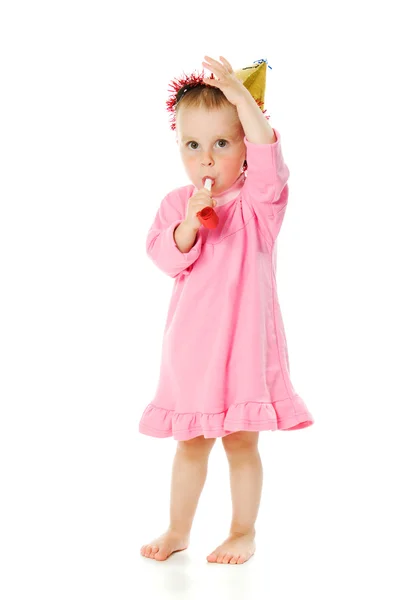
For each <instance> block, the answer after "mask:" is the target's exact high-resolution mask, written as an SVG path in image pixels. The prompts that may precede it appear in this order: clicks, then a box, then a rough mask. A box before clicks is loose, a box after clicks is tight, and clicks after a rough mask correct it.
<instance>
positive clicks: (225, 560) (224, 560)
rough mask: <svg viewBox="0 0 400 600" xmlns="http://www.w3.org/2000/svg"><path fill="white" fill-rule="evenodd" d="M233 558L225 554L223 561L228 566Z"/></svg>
mask: <svg viewBox="0 0 400 600" xmlns="http://www.w3.org/2000/svg"><path fill="white" fill-rule="evenodd" d="M231 558H232V554H229V553H228V554H225V556H224V559H223V561H222V562H223V563H224V565H227V564H228V562H229V561H230V560H231Z"/></svg>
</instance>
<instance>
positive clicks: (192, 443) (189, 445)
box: [177, 435, 215, 457]
mask: <svg viewBox="0 0 400 600" xmlns="http://www.w3.org/2000/svg"><path fill="white" fill-rule="evenodd" d="M214 444H215V438H205V437H204V436H202V435H201V436H198V437H195V438H192V439H191V440H185V441H180V442H178V446H177V450H178V452H181V453H184V454H185V455H187V456H194V457H198V456H207V455H208V454H209V453H210V452H211V449H212V447H213V446H214Z"/></svg>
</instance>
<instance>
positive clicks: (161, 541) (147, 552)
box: [140, 530, 189, 560]
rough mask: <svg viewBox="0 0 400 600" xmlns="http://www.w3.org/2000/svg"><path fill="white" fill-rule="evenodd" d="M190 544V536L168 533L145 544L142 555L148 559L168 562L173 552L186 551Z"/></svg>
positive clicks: (141, 551) (141, 550)
mask: <svg viewBox="0 0 400 600" xmlns="http://www.w3.org/2000/svg"><path fill="white" fill-rule="evenodd" d="M188 544H189V536H183V535H182V534H178V533H174V532H173V531H169V530H168V531H166V532H165V533H164V534H163V535H160V537H158V538H156V539H155V540H153V541H152V542H151V543H150V544H145V545H144V546H142V547H141V549H140V554H141V555H142V556H145V557H146V558H154V559H155V560H166V559H167V558H168V557H169V556H170V555H171V554H172V553H173V552H180V551H181V550H186V548H187V547H188Z"/></svg>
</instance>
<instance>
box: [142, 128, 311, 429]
mask: <svg viewBox="0 0 400 600" xmlns="http://www.w3.org/2000/svg"><path fill="white" fill-rule="evenodd" d="M274 131H275V134H276V137H277V141H276V142H275V143H274V144H253V143H252V142H249V141H248V140H247V138H246V137H245V138H244V142H245V144H246V147H247V156H246V158H247V164H248V168H247V171H246V172H245V174H242V175H240V176H239V177H238V179H237V180H236V182H235V183H234V184H233V186H232V187H231V188H230V189H229V190H227V191H226V192H224V193H223V194H220V195H218V196H215V198H216V199H217V201H218V204H217V206H216V207H215V208H214V210H215V211H216V212H217V214H218V217H219V225H218V227H217V228H216V229H206V228H205V227H201V228H200V230H199V231H198V234H197V237H196V240H195V244H194V246H193V247H192V248H191V250H190V251H189V252H187V253H182V252H180V250H179V248H178V247H177V246H176V244H175V241H174V238H173V232H174V230H175V228H176V227H177V226H178V225H179V224H180V223H181V221H182V220H183V219H184V218H185V216H186V206H187V202H188V199H189V198H190V197H191V196H192V195H193V193H194V192H195V191H196V189H197V188H195V186H194V185H192V184H191V185H187V186H184V187H181V188H177V189H175V190H173V191H172V192H170V193H169V194H167V195H166V196H165V198H164V199H163V200H162V202H161V205H160V207H159V209H158V211H157V214H156V217H155V219H154V222H153V225H152V226H151V228H150V231H149V233H148V236H147V242H146V251H147V254H148V256H149V257H150V258H151V260H152V261H153V262H154V263H155V264H156V265H157V267H159V268H160V269H161V270H162V271H163V272H164V273H166V274H167V275H169V276H170V277H173V278H174V279H175V283H174V287H173V291H172V297H171V301H170V305H169V310H168V314H167V319H166V325H165V330H164V339H163V345H162V357H161V368H160V375H159V380H158V385H157V389H156V392H155V395H154V397H153V400H152V401H151V403H150V404H148V405H147V407H146V408H145V410H144V412H143V415H142V418H141V421H140V424H139V431H140V432H141V433H143V434H146V435H150V436H154V437H170V436H173V437H174V439H176V440H188V439H191V438H193V437H196V436H199V435H204V437H206V438H213V437H221V436H225V435H227V434H229V433H232V432H234V431H243V430H244V431H262V430H272V431H273V430H278V429H279V430H293V429H301V428H304V427H308V426H310V425H312V424H313V423H314V419H313V417H312V415H311V413H310V412H309V411H308V409H307V407H306V405H305V403H304V401H303V400H302V399H301V398H300V396H299V395H298V394H297V393H296V391H295V390H294V388H293V385H292V383H291V381H290V375H289V357H288V349H287V344H286V337H285V330H284V325H283V321H282V315H281V311H280V306H279V302H278V296H277V289H276V257H277V236H278V233H279V230H280V227H281V224H282V221H283V217H284V215H285V210H286V206H287V201H288V192H289V189H288V184H287V181H288V178H289V169H288V167H287V166H286V164H285V162H284V160H283V157H282V149H281V137H280V134H279V132H278V131H277V130H276V129H274Z"/></svg>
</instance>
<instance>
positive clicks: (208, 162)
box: [201, 154, 214, 167]
mask: <svg viewBox="0 0 400 600" xmlns="http://www.w3.org/2000/svg"><path fill="white" fill-rule="evenodd" d="M201 164H202V165H203V166H205V167H209V166H210V165H213V164H214V161H213V159H212V156H211V154H204V156H202V159H201Z"/></svg>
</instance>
